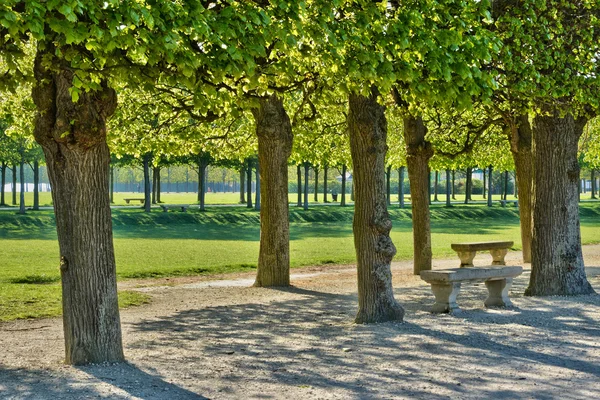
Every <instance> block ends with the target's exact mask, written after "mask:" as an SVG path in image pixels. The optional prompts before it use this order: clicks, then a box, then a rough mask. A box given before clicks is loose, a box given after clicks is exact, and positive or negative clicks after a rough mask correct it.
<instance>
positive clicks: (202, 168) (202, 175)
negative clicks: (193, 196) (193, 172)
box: [198, 160, 208, 211]
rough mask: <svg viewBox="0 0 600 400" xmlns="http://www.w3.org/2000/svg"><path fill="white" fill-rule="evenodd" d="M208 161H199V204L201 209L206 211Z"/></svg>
mask: <svg viewBox="0 0 600 400" xmlns="http://www.w3.org/2000/svg"><path fill="white" fill-rule="evenodd" d="M207 166H208V163H206V162H204V161H203V160H201V161H200V162H198V204H199V205H200V207H199V209H200V211H206V167H207Z"/></svg>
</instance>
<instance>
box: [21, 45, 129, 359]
mask: <svg viewBox="0 0 600 400" xmlns="http://www.w3.org/2000/svg"><path fill="white" fill-rule="evenodd" d="M46 45H48V43H46ZM43 56H44V54H43V52H38V55H37V56H36V59H35V67H34V72H35V80H36V82H37V84H36V86H35V87H34V89H33V93H32V97H33V100H34V102H35V104H36V106H37V116H36V121H35V130H34V135H35V139H36V140H37V141H38V143H39V144H40V145H41V146H42V148H43V150H44V154H45V156H46V161H47V167H48V176H49V178H50V182H51V184H52V199H53V202H54V211H55V215H56V229H57V233H58V242H59V249H60V271H61V277H62V298H63V326H64V338H65V350H66V351H65V353H66V362H67V363H68V364H86V363H102V362H117V361H122V360H123V359H124V357H123V346H122V343H121V325H120V321H119V307H118V302H117V280H116V268H115V257H114V249H113V238H112V221H111V212H110V199H109V195H108V170H109V164H110V154H109V150H108V146H107V144H106V119H107V118H108V116H110V115H111V114H112V113H113V112H114V110H115V107H116V94H115V91H114V90H112V89H110V88H109V87H107V83H106V82H102V83H101V85H102V90H100V91H90V92H86V93H81V94H80V97H79V101H78V102H77V103H73V102H72V101H71V94H70V92H69V89H70V88H71V87H72V80H73V73H72V72H71V71H68V70H59V71H49V70H47V69H45V67H44V65H43V63H42V59H43Z"/></svg>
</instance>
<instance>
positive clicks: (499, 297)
mask: <svg viewBox="0 0 600 400" xmlns="http://www.w3.org/2000/svg"><path fill="white" fill-rule="evenodd" d="M512 281H513V278H506V279H496V280H493V281H485V286H487V289H488V298H487V299H485V302H484V303H483V304H485V306H486V307H512V302H511V301H510V299H509V298H508V291H509V290H510V287H511V286H512Z"/></svg>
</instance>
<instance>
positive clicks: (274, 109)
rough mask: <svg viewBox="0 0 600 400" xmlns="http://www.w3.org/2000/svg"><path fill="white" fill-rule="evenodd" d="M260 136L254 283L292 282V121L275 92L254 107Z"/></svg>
mask: <svg viewBox="0 0 600 400" xmlns="http://www.w3.org/2000/svg"><path fill="white" fill-rule="evenodd" d="M252 114H253V115H254V119H255V122H256V134H257V136H258V159H259V162H260V171H261V179H262V182H261V185H260V188H261V198H262V203H263V204H262V208H261V211H260V250H259V256H258V270H257V274H256V281H255V283H254V285H255V286H263V287H268V286H289V284H290V226H289V216H288V158H289V157H290V154H291V153H292V142H293V138H294V137H293V134H292V125H291V123H290V118H289V116H288V115H287V112H286V111H285V108H284V106H283V100H282V99H280V98H279V97H277V96H276V95H271V96H269V97H266V98H262V99H260V105H259V107H258V108H255V109H253V110H252Z"/></svg>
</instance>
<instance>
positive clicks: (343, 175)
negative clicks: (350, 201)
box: [340, 164, 346, 207]
mask: <svg viewBox="0 0 600 400" xmlns="http://www.w3.org/2000/svg"><path fill="white" fill-rule="evenodd" d="M340 196H341V200H340V206H342V207H346V164H344V165H342V193H340Z"/></svg>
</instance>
